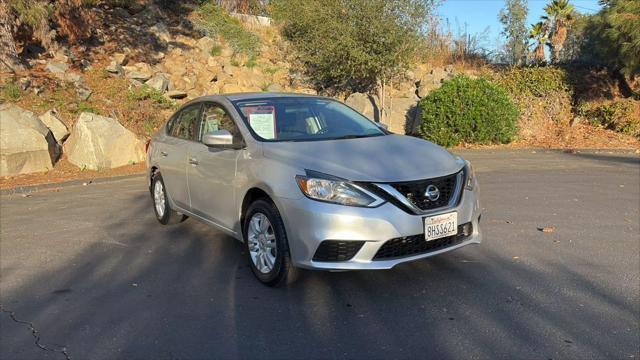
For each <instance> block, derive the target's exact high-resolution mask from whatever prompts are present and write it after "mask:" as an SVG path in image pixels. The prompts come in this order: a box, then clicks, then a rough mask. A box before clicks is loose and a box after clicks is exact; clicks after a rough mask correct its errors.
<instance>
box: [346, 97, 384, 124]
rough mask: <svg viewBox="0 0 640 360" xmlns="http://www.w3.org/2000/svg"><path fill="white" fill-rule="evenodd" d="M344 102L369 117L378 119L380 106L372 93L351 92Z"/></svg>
mask: <svg viewBox="0 0 640 360" xmlns="http://www.w3.org/2000/svg"><path fill="white" fill-rule="evenodd" d="M345 103H346V104H347V105H349V106H351V107H352V108H354V109H355V110H356V111H358V112H359V113H361V114H363V115H364V116H366V117H368V118H369V119H371V120H374V121H380V108H379V107H378V104H377V103H376V99H375V98H374V97H373V96H372V95H368V94H364V93H353V94H351V95H349V97H348V98H347V100H346V101H345Z"/></svg>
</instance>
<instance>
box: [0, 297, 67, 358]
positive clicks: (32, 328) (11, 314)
mask: <svg viewBox="0 0 640 360" xmlns="http://www.w3.org/2000/svg"><path fill="white" fill-rule="evenodd" d="M0 311H2V312H3V313H7V314H9V317H10V318H11V320H13V321H14V322H16V323H18V324H23V325H26V326H27V327H28V328H29V330H30V331H31V335H32V336H33V339H34V340H35V344H36V346H37V347H39V348H40V349H42V350H44V351H51V352H56V353H60V354H62V355H64V357H65V359H66V360H71V356H70V355H69V353H67V347H66V346H63V347H62V348H59V349H54V348H51V347H48V346H46V345H42V344H41V343H40V335H39V332H38V330H37V329H36V328H35V326H34V325H33V323H30V322H28V321H24V320H20V319H18V318H17V317H16V313H15V312H13V311H11V310H7V309H6V308H5V307H4V306H3V305H2V304H0Z"/></svg>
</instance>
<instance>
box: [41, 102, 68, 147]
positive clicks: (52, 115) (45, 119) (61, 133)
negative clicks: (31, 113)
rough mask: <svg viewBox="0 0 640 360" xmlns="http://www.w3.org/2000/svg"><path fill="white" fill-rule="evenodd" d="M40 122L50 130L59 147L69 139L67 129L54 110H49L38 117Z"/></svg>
mask: <svg viewBox="0 0 640 360" xmlns="http://www.w3.org/2000/svg"><path fill="white" fill-rule="evenodd" d="M40 121H42V123H43V124H44V125H45V126H46V127H48V128H49V130H51V133H52V134H53V137H54V138H55V139H56V142H57V143H58V144H60V145H62V143H63V142H64V141H65V140H66V139H67V137H69V129H68V128H67V125H65V124H64V123H63V122H62V120H60V115H59V114H58V112H57V111H56V110H49V111H47V112H46V113H44V114H42V115H40Z"/></svg>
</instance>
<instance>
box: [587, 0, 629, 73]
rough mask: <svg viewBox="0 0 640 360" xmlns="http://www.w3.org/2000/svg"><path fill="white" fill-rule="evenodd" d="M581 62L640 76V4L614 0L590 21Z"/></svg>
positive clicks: (626, 0) (606, 4)
mask: <svg viewBox="0 0 640 360" xmlns="http://www.w3.org/2000/svg"><path fill="white" fill-rule="evenodd" d="M584 32H585V34H584V38H585V41H584V43H583V46H582V49H581V59H583V60H586V61H590V62H595V63H600V64H604V65H607V66H610V67H612V68H613V69H619V70H621V71H622V72H623V73H624V74H625V75H627V76H629V77H632V76H635V75H638V74H640V1H637V0H610V1H607V2H606V3H605V6H604V8H603V9H602V10H601V11H600V12H599V13H598V14H596V15H594V16H591V17H590V18H589V22H588V24H587V25H586V26H585V30H584Z"/></svg>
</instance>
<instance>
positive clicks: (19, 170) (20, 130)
mask: <svg viewBox="0 0 640 360" xmlns="http://www.w3.org/2000/svg"><path fill="white" fill-rule="evenodd" d="M0 128H1V129H2V131H1V132H0V176H11V175H18V174H28V173H33V172H43V171H47V170H51V169H52V168H53V164H54V163H55V161H56V160H57V158H58V156H59V154H60V148H59V146H58V144H57V143H56V141H55V139H54V137H53V134H52V133H51V131H50V130H49V128H47V127H46V126H45V125H44V124H43V123H42V121H40V119H38V117H37V116H36V115H35V114H34V113H32V112H31V111H27V110H24V109H22V108H20V107H18V106H16V105H13V104H3V105H0Z"/></svg>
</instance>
